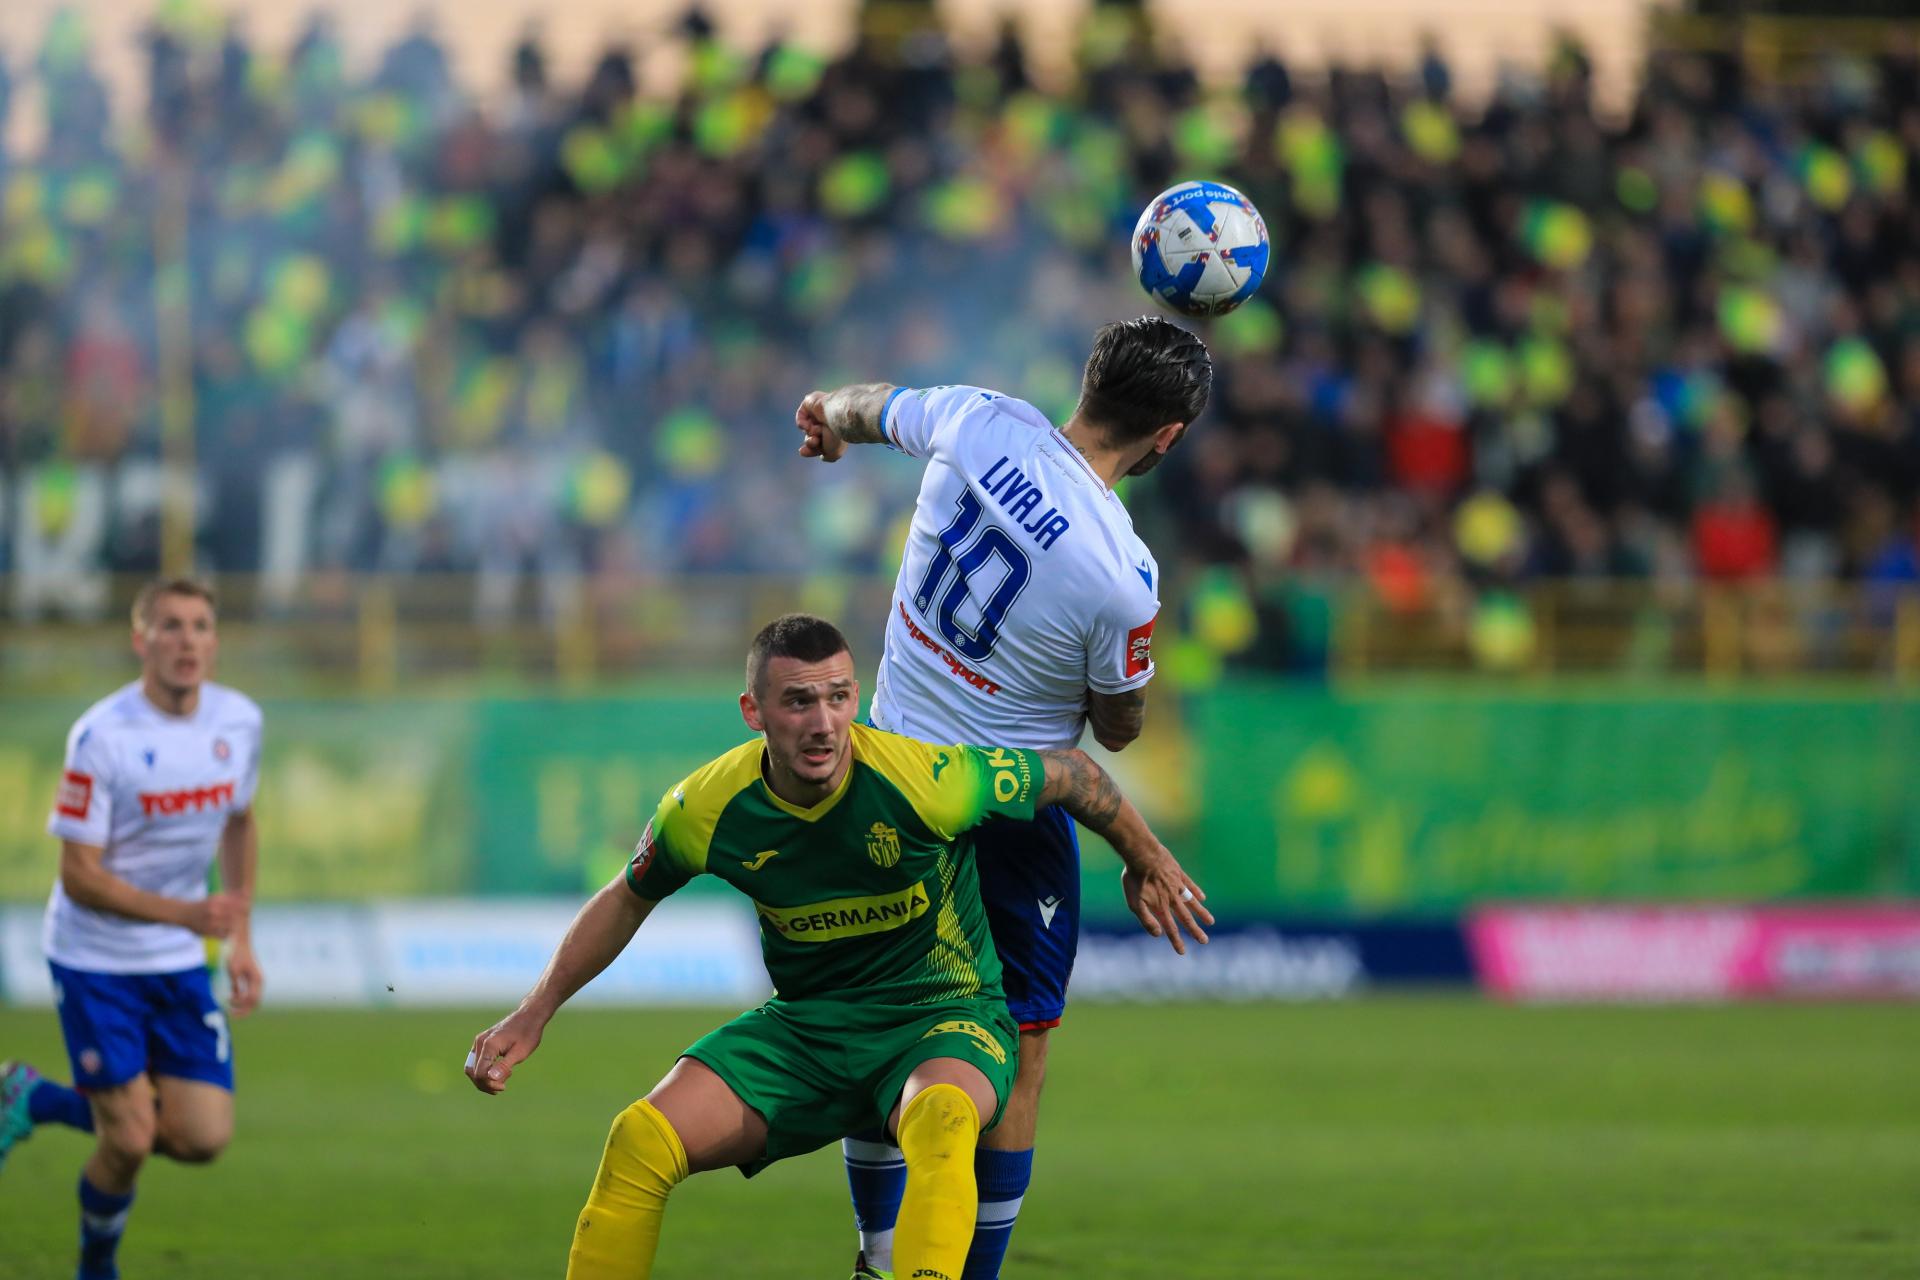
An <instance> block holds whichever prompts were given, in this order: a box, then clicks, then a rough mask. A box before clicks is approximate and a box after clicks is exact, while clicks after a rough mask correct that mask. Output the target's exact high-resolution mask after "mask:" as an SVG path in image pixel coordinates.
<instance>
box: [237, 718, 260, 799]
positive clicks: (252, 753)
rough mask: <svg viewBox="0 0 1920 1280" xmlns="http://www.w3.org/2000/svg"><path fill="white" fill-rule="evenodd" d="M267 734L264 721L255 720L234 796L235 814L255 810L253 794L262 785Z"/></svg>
mask: <svg viewBox="0 0 1920 1280" xmlns="http://www.w3.org/2000/svg"><path fill="white" fill-rule="evenodd" d="M265 732H266V730H265V725H264V724H263V723H262V721H261V720H259V719H256V720H254V722H253V731H252V732H251V733H249V734H248V735H247V737H248V738H249V739H250V741H249V742H248V743H247V744H246V746H245V748H244V750H245V751H246V753H247V760H246V765H245V767H244V769H243V770H242V772H241V774H240V787H239V789H238V790H237V791H235V792H234V796H233V811H234V812H235V813H246V812H247V811H248V810H250V809H252V808H253V792H254V789H255V788H256V787H258V786H259V785H260V746H261V739H262V738H263V737H264V736H265Z"/></svg>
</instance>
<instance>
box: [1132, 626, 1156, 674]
mask: <svg viewBox="0 0 1920 1280" xmlns="http://www.w3.org/2000/svg"><path fill="white" fill-rule="evenodd" d="M1158 621H1160V619H1159V618H1158V617H1152V618H1149V619H1147V620H1146V621H1145V622H1144V623H1142V624H1141V625H1139V626H1137V627H1135V628H1134V629H1133V630H1131V631H1129V632H1127V677H1128V678H1129V679H1131V678H1133V677H1134V676H1143V675H1145V674H1147V670H1148V669H1149V668H1150V667H1152V666H1153V624H1154V623H1156V622H1158Z"/></svg>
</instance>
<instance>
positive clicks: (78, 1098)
mask: <svg viewBox="0 0 1920 1280" xmlns="http://www.w3.org/2000/svg"><path fill="white" fill-rule="evenodd" d="M27 1118H28V1119H30V1120H32V1121H33V1122H34V1124H36V1125H43V1124H64V1125H66V1126H67V1127H68V1128H69V1129H81V1130H84V1131H85V1132H87V1133H92V1132H93V1108H92V1107H91V1106H90V1105H88V1103H87V1095H86V1094H84V1093H81V1092H80V1091H79V1090H78V1089H73V1088H69V1087H68V1086H66V1085H64V1084H56V1083H54V1082H53V1081H51V1080H41V1081H39V1082H38V1083H36V1084H35V1085H34V1086H33V1088H32V1089H30V1090H28V1092H27Z"/></svg>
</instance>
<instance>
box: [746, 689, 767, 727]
mask: <svg viewBox="0 0 1920 1280" xmlns="http://www.w3.org/2000/svg"><path fill="white" fill-rule="evenodd" d="M740 718H741V719H742V720H745V721H746V722H747V728H749V729H751V730H753V731H754V732H755V733H765V732H766V731H767V722H766V721H764V720H762V719H761V718H760V704H759V703H757V702H755V701H754V700H753V695H752V694H751V693H743V694H741V695H740Z"/></svg>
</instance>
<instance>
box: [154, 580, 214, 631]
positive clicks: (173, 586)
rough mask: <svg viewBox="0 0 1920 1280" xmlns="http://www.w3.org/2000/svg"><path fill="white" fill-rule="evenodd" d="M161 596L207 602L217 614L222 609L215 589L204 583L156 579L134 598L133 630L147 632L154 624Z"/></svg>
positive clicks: (208, 606)
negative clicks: (154, 605)
mask: <svg viewBox="0 0 1920 1280" xmlns="http://www.w3.org/2000/svg"><path fill="white" fill-rule="evenodd" d="M161 596H190V597H192V598H193V599H196V600H205V601H206V602H207V608H209V609H212V610H213V611H215V612H216V613H217V612H219V609H220V600H219V598H218V597H217V596H215V595H214V594H213V588H212V587H210V586H208V585H207V584H206V583H204V582H196V581H195V580H194V579H192V578H156V579H155V580H153V581H152V582H149V583H148V584H147V585H146V586H144V587H142V588H140V594H139V595H137V596H135V597H134V598H133V629H134V630H135V631H145V630H146V629H147V627H148V626H150V625H151V624H152V622H153V604H154V601H156V600H158V599H159V598H160V597H161Z"/></svg>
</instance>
